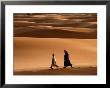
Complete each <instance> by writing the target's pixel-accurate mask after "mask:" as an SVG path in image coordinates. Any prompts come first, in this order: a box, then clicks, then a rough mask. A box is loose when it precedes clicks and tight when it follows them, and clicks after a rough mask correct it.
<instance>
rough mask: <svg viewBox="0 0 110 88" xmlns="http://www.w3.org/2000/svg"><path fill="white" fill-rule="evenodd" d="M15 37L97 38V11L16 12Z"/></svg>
mask: <svg viewBox="0 0 110 88" xmlns="http://www.w3.org/2000/svg"><path fill="white" fill-rule="evenodd" d="M14 36H15V37H37V38H77V39H96V38H97V14H95V13H69V14H67V13H50V14H49V13H35V14H31V13H27V14H23V13H21V14H20V13H19V14H17V13H16V14H14Z"/></svg>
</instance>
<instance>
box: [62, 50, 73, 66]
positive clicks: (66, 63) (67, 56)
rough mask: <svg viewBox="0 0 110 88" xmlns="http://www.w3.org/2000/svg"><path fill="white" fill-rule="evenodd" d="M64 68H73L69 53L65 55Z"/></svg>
mask: <svg viewBox="0 0 110 88" xmlns="http://www.w3.org/2000/svg"><path fill="white" fill-rule="evenodd" d="M64 66H72V64H71V62H70V60H69V54H68V52H67V51H66V52H65V55H64Z"/></svg>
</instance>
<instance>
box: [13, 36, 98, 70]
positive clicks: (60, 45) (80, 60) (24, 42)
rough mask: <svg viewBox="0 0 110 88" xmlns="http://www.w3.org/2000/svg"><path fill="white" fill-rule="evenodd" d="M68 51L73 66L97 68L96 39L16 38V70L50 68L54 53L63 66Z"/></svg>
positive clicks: (59, 63) (58, 62)
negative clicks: (65, 50) (65, 52)
mask: <svg viewBox="0 0 110 88" xmlns="http://www.w3.org/2000/svg"><path fill="white" fill-rule="evenodd" d="M64 49H67V50H68V52H69V54H70V60H71V62H72V64H73V66H96V65H97V61H96V57H97V53H96V50H97V46H96V39H60V38H28V37H15V38H14V70H17V69H37V68H40V67H50V64H51V58H52V53H55V56H56V59H57V64H58V65H59V66H63V58H64V57H63V56H64V52H63V50H64Z"/></svg>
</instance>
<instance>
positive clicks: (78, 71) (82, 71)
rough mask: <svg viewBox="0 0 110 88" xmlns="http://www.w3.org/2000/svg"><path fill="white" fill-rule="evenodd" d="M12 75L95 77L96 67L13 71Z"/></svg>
mask: <svg viewBox="0 0 110 88" xmlns="http://www.w3.org/2000/svg"><path fill="white" fill-rule="evenodd" d="M14 75H97V67H74V68H58V69H49V68H46V69H40V70H37V69H34V70H27V71H26V70H24V71H15V72H14Z"/></svg>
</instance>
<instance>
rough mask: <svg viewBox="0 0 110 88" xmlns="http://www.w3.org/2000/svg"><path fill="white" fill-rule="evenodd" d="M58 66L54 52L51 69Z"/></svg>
mask: <svg viewBox="0 0 110 88" xmlns="http://www.w3.org/2000/svg"><path fill="white" fill-rule="evenodd" d="M53 66H54V67H58V65H57V64H56V59H55V55H54V54H52V64H51V67H50V68H51V69H53V68H52V67H53Z"/></svg>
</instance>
